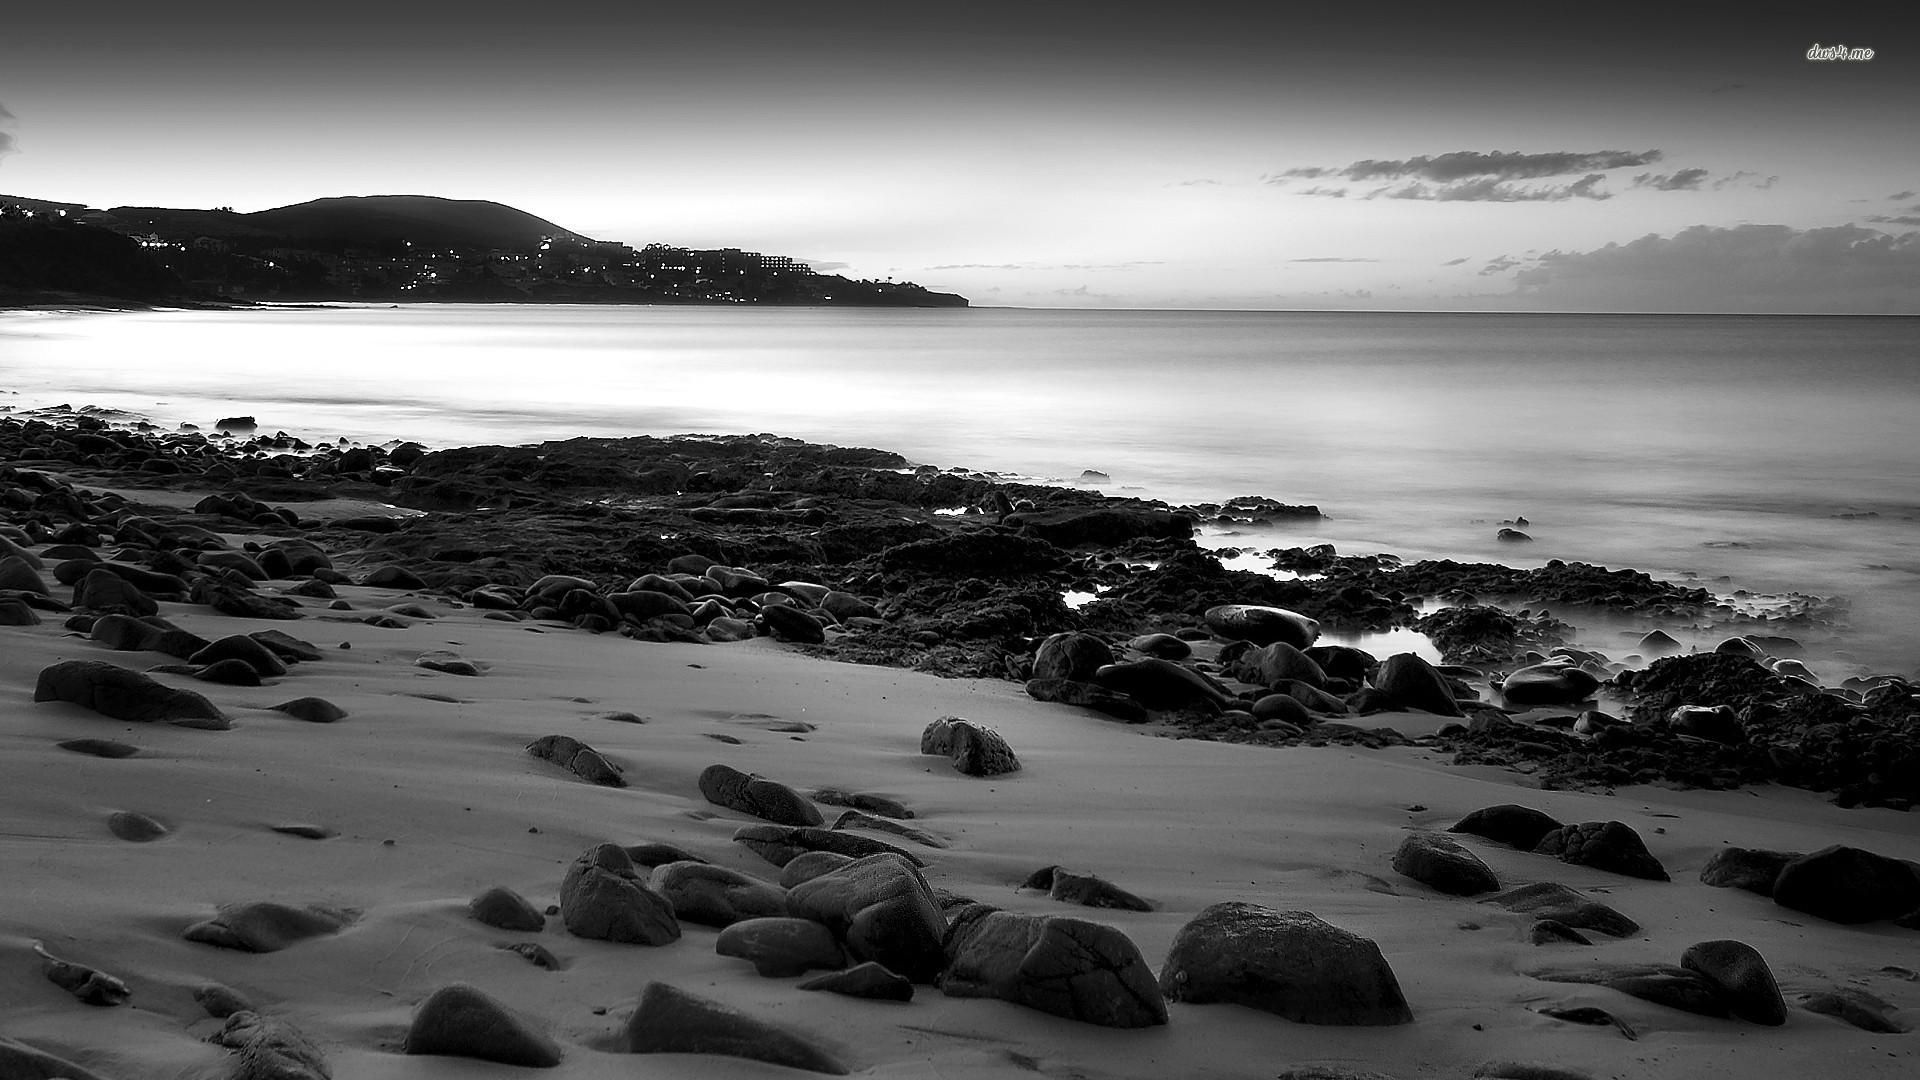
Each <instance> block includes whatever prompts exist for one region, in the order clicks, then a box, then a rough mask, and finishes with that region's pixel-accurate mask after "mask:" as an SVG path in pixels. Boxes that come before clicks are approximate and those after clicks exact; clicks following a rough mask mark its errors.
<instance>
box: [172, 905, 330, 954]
mask: <svg viewBox="0 0 1920 1080" xmlns="http://www.w3.org/2000/svg"><path fill="white" fill-rule="evenodd" d="M358 917H359V913H358V912H356V911H352V910H350V909H346V908H335V907H326V906H323V905H320V904H308V905H307V906H305V907H292V906H290V905H287V904H278V903H274V902H272V901H254V902H251V903H245V904H227V905H225V906H223V907H221V908H220V909H219V910H218V911H217V912H216V913H215V914H214V917H213V918H211V919H208V920H206V921H205V922H198V923H194V924H193V925H192V926H189V927H187V929H186V931H185V932H184V933H183V934H181V936H182V937H184V938H186V939H187V940H188V941H197V942H199V943H201V944H203V945H217V946H219V947H220V948H223V949H238V950H239V951H241V952H255V953H268V952H278V951H280V950H281V949H284V948H286V947H288V946H289V945H297V944H299V943H300V942H302V941H305V940H307V939H308V938H312V937H324V936H326V935H328V934H337V933H339V932H340V931H341V930H343V929H345V928H346V927H347V926H348V925H349V924H350V923H352V922H353V921H354V920H355V919H356V918H358Z"/></svg>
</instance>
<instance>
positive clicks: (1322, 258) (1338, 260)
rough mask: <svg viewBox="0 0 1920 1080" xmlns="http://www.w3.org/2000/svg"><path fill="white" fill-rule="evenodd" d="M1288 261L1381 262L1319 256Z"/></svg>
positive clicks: (1377, 260)
mask: <svg viewBox="0 0 1920 1080" xmlns="http://www.w3.org/2000/svg"><path fill="white" fill-rule="evenodd" d="M1287 261H1288V262H1297V263H1370V262H1379V261H1380V260H1379V259H1342V258H1340V257H1338V256H1335V255H1319V256H1315V257H1314V258H1311V259H1288V260H1287Z"/></svg>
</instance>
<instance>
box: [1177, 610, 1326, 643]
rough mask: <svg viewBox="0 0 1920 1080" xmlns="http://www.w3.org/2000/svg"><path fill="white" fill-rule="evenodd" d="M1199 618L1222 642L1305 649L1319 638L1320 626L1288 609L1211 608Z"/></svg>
mask: <svg viewBox="0 0 1920 1080" xmlns="http://www.w3.org/2000/svg"><path fill="white" fill-rule="evenodd" d="M1200 618H1201V621H1202V622H1204V623H1206V626H1207V629H1209V630H1211V631H1213V632H1214V633H1215V634H1217V635H1219V636H1220V637H1222V638H1226V639H1228V640H1230V641H1231V640H1240V641H1251V642H1253V643H1254V644H1255V645H1271V644H1272V643H1274V642H1276V641H1284V642H1286V643H1287V644H1289V645H1291V646H1293V647H1294V648H1296V649H1304V648H1307V647H1308V646H1310V645H1312V644H1313V643H1314V641H1315V640H1316V639H1317V638H1319V636H1320V624H1319V623H1318V622H1316V621H1315V620H1313V619H1309V618H1307V617H1306V616H1305V615H1302V614H1300V613H1299V612H1297V611H1288V610H1287V609H1286V608H1277V607H1262V606H1259V605H1255V604H1221V605H1219V606H1218V607H1210V608H1208V609H1207V610H1206V612H1205V614H1203V615H1201V617H1200Z"/></svg>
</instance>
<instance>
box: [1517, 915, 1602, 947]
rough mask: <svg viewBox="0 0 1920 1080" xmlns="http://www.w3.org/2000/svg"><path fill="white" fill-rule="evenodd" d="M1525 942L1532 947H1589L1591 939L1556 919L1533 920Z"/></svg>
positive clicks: (1591, 942)
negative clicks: (1563, 945)
mask: <svg viewBox="0 0 1920 1080" xmlns="http://www.w3.org/2000/svg"><path fill="white" fill-rule="evenodd" d="M1527 942H1528V943H1529V944H1532V945H1557V944H1567V945H1591V944H1593V939H1591V938H1589V937H1587V935H1585V934H1583V933H1581V932H1580V931H1578V930H1575V929H1574V928H1573V927H1571V926H1568V925H1567V924H1566V923H1563V922H1561V921H1559V920H1558V919H1535V920H1534V923H1533V925H1532V926H1529V927H1528V928H1527Z"/></svg>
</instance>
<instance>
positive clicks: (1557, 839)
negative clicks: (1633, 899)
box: [1533, 821, 1671, 881]
mask: <svg viewBox="0 0 1920 1080" xmlns="http://www.w3.org/2000/svg"><path fill="white" fill-rule="evenodd" d="M1533 851H1534V854H1536V855H1552V856H1553V857H1554V858H1557V859H1559V860H1560V861H1561V862H1565V863H1572V864H1573V865H1575V866H1591V867H1593V868H1594V869H1596V870H1606V871H1608V872H1610V873H1615V874H1625V875H1627V876H1628V877H1637V878H1645V879H1646V880H1648V881H1669V880H1671V879H1670V878H1668V877H1667V870H1666V867H1664V866H1661V865H1660V860H1658V859H1656V858H1654V857H1653V853H1652V852H1649V851H1648V850H1647V845H1646V843H1645V842H1643V841H1642V840H1641V839H1640V834H1639V833H1637V832H1634V831H1633V829H1632V827H1630V826H1628V825H1625V824H1622V823H1621V822H1618V821H1589V822H1585V823H1583V824H1580V825H1564V826H1561V827H1560V828H1558V829H1555V830H1553V831H1552V832H1550V833H1548V834H1546V835H1545V836H1542V837H1541V838H1540V842H1539V843H1537V844H1535V845H1534V847H1533Z"/></svg>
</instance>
